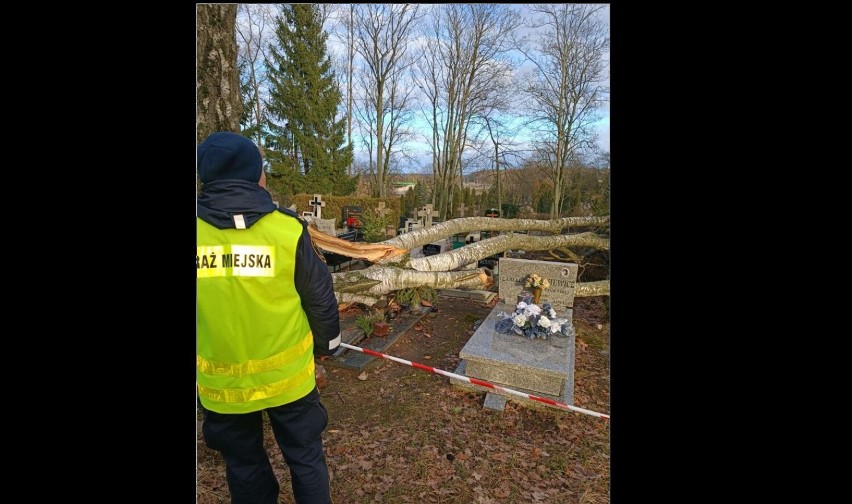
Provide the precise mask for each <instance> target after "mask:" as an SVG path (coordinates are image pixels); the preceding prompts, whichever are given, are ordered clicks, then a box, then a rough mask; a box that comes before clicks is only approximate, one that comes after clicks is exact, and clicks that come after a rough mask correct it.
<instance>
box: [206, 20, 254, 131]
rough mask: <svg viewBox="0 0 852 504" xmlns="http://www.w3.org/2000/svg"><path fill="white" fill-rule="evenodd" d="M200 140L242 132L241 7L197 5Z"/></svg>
mask: <svg viewBox="0 0 852 504" xmlns="http://www.w3.org/2000/svg"><path fill="white" fill-rule="evenodd" d="M195 9H196V11H195V21H196V25H195V28H196V39H195V44H196V56H195V57H196V77H195V90H196V116H195V126H196V131H195V134H196V140H197V141H198V142H201V141H202V140H204V139H205V138H207V136H208V135H210V133H213V132H215V131H233V132H237V133H238V132H239V131H240V116H241V114H242V109H243V107H242V98H241V97H240V72H239V69H238V68H237V35H236V19H237V4H197V5H196V6H195Z"/></svg>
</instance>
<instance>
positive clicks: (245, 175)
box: [198, 131, 263, 184]
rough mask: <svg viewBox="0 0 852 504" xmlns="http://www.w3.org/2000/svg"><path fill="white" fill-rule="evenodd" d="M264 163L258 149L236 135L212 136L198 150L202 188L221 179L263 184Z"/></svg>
mask: <svg viewBox="0 0 852 504" xmlns="http://www.w3.org/2000/svg"><path fill="white" fill-rule="evenodd" d="M262 166H263V159H262V158H261V157H260V151H258V149H257V146H256V145H255V144H254V142H252V141H251V140H249V139H248V138H246V137H244V136H242V135H239V134H237V133H231V132H228V131H222V132H218V133H213V134H211V135H210V136H208V137H207V139H206V140H204V141H203V142H201V144H199V146H198V177H199V178H200V179H201V183H202V184H206V183H207V182H212V181H214V180H222V179H240V180H246V181H248V182H257V181H259V180H260V172H261V170H262V169H263V168H262Z"/></svg>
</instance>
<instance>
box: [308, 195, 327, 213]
mask: <svg viewBox="0 0 852 504" xmlns="http://www.w3.org/2000/svg"><path fill="white" fill-rule="evenodd" d="M308 205H311V206H312V207H314V217H316V218H317V219H321V218H322V207H324V206H325V201H323V200H322V195H321V194H314V199H312V200H311V201H308Z"/></svg>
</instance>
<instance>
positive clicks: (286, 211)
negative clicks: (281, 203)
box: [277, 207, 308, 227]
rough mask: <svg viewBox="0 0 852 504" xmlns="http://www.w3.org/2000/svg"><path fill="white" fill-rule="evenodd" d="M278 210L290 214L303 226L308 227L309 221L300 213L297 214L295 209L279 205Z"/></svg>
mask: <svg viewBox="0 0 852 504" xmlns="http://www.w3.org/2000/svg"><path fill="white" fill-rule="evenodd" d="M277 210H278V211H279V212H281V213H283V214H284V215H287V216H290V217H292V218H294V219H296V220H297V221H299V222H300V223H301V224H302V227H307V225H308V221H306V220H305V219H303V218H302V217H301V216H300V215H299V214H297V213H296V212H294V211H293V210H290V209H289V208H281V207H278V208H277Z"/></svg>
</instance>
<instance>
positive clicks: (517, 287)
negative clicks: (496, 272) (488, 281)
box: [499, 257, 577, 312]
mask: <svg viewBox="0 0 852 504" xmlns="http://www.w3.org/2000/svg"><path fill="white" fill-rule="evenodd" d="M499 267H500V284H499V291H500V298H501V299H509V300H514V299H517V297H518V294H519V293H520V292H521V291H523V290H528V289H526V288H525V287H524V284H525V282H526V279H527V277H528V276H529V275H531V274H532V273H538V274H539V275H541V277H542V278H546V279H548V280H550V287H549V288H547V289H544V292H543V294H542V296H541V299H542V302H545V301H546V302H549V303H551V304H552V305H553V308H554V309H556V311H558V312H561V311H564V310H566V309H567V308H572V307H573V306H574V291H575V290H576V287H577V264H576V263H554V262H550V261H531V260H528V259H509V258H505V257H503V258H500V264H499Z"/></svg>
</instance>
